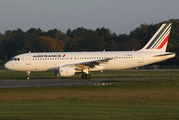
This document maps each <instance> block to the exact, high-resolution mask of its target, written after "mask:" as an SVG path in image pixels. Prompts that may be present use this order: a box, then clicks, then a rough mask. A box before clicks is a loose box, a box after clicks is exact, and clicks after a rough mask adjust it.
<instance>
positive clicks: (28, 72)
mask: <svg viewBox="0 0 179 120" xmlns="http://www.w3.org/2000/svg"><path fill="white" fill-rule="evenodd" d="M26 73H27V77H26V79H27V80H29V79H30V71H27V72H26Z"/></svg>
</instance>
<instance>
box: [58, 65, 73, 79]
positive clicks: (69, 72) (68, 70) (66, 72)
mask: <svg viewBox="0 0 179 120" xmlns="http://www.w3.org/2000/svg"><path fill="white" fill-rule="evenodd" d="M75 72H76V70H75V68H74V67H59V68H58V73H59V75H60V76H62V77H68V76H73V75H75Z"/></svg>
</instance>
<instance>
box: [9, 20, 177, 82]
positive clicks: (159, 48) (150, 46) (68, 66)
mask: <svg viewBox="0 0 179 120" xmlns="http://www.w3.org/2000/svg"><path fill="white" fill-rule="evenodd" d="M170 30H171V23H168V24H167V23H164V24H162V25H161V27H160V28H159V29H158V31H157V32H156V33H155V34H154V35H153V37H152V38H151V39H150V40H149V42H148V43H147V44H146V45H145V46H144V47H143V48H142V49H141V50H138V51H101V52H45V53H43V52H39V53H30V52H29V53H24V54H20V55H17V56H15V57H13V58H12V60H10V61H9V62H7V63H6V64H5V67H6V68H7V69H10V70H14V71H26V73H27V79H30V72H35V71H53V72H54V75H55V76H61V77H68V76H73V75H75V74H76V73H82V76H81V77H82V78H83V79H90V78H91V75H90V72H91V71H102V70H122V69H129V68H134V67H139V66H144V65H148V64H152V63H155V62H160V61H164V60H166V59H169V58H173V57H175V53H173V52H166V48H167V43H168V39H169V35H170Z"/></svg>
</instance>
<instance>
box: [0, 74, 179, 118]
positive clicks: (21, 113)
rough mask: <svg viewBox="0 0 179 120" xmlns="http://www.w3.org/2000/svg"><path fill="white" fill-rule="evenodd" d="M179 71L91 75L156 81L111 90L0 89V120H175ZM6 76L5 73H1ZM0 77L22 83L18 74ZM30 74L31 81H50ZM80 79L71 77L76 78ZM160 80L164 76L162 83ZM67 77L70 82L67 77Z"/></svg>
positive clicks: (74, 88) (99, 88) (129, 84)
mask: <svg viewBox="0 0 179 120" xmlns="http://www.w3.org/2000/svg"><path fill="white" fill-rule="evenodd" d="M178 72H179V71H107V72H105V74H102V73H99V72H94V73H92V74H93V76H96V77H97V78H101V77H102V75H104V77H108V76H107V75H106V74H108V75H110V76H109V77H110V78H111V77H117V76H121V77H134V78H135V77H147V76H148V77H150V78H152V77H159V78H158V79H155V80H154V79H149V80H138V81H136V80H135V82H134V81H133V80H129V83H127V84H126V83H125V84H117V85H112V86H68V87H67V86H63V87H27V88H8V89H0V119H3V120H6V119H7V120H9V119H22V120H24V119H27V120H34V119H43V120H46V119H47V120H48V119H68V120H69V119H75V120H76V119H77V120H78V119H79V120H80V119H81V120H84V119H101V120H105V119H106V120H109V119H110V120H111V119H116V120H118V119H130V120H143V119H146V120H149V119H150V120H151V119H155V120H161V119H163V120H168V119H172V120H173V119H176V120H177V119H179V77H178ZM6 73H7V72H6ZM6 73H4V72H0V79H13V78H15V79H19V80H21V79H23V77H24V76H26V74H25V75H24V73H23V72H9V74H8V73H7V74H6ZM52 75H53V74H52V73H49V72H45V73H43V72H38V73H32V79H35V78H38V79H41V78H45V77H47V78H54V77H53V76H52ZM78 76H80V75H76V76H74V78H77V77H78ZM160 77H167V79H162V78H160ZM72 78H73V77H72Z"/></svg>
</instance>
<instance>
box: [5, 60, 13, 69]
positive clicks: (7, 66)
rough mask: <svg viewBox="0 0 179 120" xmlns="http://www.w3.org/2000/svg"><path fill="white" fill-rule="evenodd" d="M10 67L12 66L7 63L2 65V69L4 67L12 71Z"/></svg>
mask: <svg viewBox="0 0 179 120" xmlns="http://www.w3.org/2000/svg"><path fill="white" fill-rule="evenodd" d="M11 66H12V65H11V64H10V63H9V62H7V63H6V64H5V65H4V67H5V68H6V69H9V70H11V69H12V68H11Z"/></svg>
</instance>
